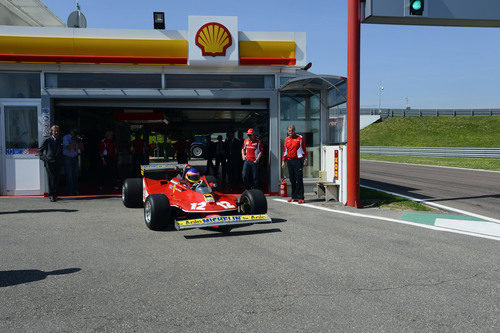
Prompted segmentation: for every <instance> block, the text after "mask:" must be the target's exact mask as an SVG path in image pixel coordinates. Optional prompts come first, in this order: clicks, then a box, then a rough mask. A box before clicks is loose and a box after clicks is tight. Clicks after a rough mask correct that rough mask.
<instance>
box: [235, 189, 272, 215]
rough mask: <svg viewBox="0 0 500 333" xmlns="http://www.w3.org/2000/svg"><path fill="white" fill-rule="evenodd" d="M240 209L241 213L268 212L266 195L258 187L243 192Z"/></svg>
mask: <svg viewBox="0 0 500 333" xmlns="http://www.w3.org/2000/svg"><path fill="white" fill-rule="evenodd" d="M239 210H240V213H241V214H266V213H267V200H266V196H265V195H264V193H263V192H262V191H261V190H257V189H253V190H247V191H245V192H243V194H242V195H241V197H240V199H239Z"/></svg>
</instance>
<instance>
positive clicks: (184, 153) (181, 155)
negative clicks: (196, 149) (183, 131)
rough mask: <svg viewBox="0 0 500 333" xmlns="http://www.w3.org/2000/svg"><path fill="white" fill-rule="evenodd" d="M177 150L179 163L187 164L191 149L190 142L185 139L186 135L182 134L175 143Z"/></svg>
mask: <svg viewBox="0 0 500 333" xmlns="http://www.w3.org/2000/svg"><path fill="white" fill-rule="evenodd" d="M172 146H173V148H174V151H175V157H176V158H177V163H179V164H186V163H187V162H188V155H189V154H188V151H189V142H187V141H186V139H184V136H182V135H181V136H180V137H179V140H177V141H176V142H175V143H174V144H173V145H172Z"/></svg>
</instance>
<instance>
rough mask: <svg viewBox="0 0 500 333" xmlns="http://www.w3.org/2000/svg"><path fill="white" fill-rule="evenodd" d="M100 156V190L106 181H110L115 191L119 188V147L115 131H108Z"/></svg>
mask: <svg viewBox="0 0 500 333" xmlns="http://www.w3.org/2000/svg"><path fill="white" fill-rule="evenodd" d="M99 156H100V157H101V164H102V171H103V172H101V177H100V181H99V190H102V186H103V185H104V183H105V181H108V180H109V181H110V182H111V185H112V186H113V189H114V190H119V187H118V164H117V162H118V146H117V144H116V141H115V140H114V135H113V131H107V132H106V135H105V138H104V139H102V140H101V142H100V144H99Z"/></svg>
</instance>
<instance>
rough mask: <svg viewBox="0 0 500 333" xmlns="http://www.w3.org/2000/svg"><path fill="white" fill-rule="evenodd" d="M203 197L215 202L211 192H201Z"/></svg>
mask: <svg viewBox="0 0 500 333" xmlns="http://www.w3.org/2000/svg"><path fill="white" fill-rule="evenodd" d="M203 198H204V199H205V201H206V202H215V199H214V196H213V195H211V194H203Z"/></svg>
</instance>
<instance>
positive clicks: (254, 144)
mask: <svg viewBox="0 0 500 333" xmlns="http://www.w3.org/2000/svg"><path fill="white" fill-rule="evenodd" d="M247 135H248V139H245V141H244V142H243V149H241V157H242V159H243V161H244V163H243V172H242V177H243V184H244V185H245V189H246V190H250V189H254V188H259V161H260V158H261V156H262V150H263V146H262V142H261V141H260V140H259V139H257V138H256V137H255V132H254V130H253V128H250V129H249V130H248V131H247Z"/></svg>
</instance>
